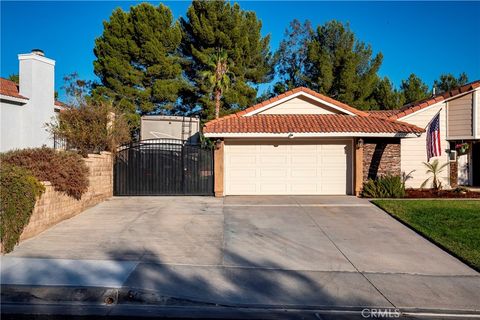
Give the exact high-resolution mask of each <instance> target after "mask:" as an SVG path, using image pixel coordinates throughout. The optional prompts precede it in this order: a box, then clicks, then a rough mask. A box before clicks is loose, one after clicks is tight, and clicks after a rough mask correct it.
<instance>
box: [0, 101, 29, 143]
mask: <svg viewBox="0 0 480 320" xmlns="http://www.w3.org/2000/svg"><path fill="white" fill-rule="evenodd" d="M24 108H25V106H22V105H19V104H15V103H11V102H8V101H3V100H1V101H0V152H3V151H7V150H12V149H15V148H21V147H22V146H23V138H22V132H23V109H24Z"/></svg>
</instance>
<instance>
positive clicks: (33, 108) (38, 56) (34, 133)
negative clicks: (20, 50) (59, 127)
mask: <svg viewBox="0 0 480 320" xmlns="http://www.w3.org/2000/svg"><path fill="white" fill-rule="evenodd" d="M18 60H19V64H20V67H19V91H20V94H21V95H22V96H24V97H27V98H28V99H29V100H28V103H27V104H26V106H25V108H24V110H23V112H24V113H25V114H24V117H23V119H24V123H23V131H24V137H25V139H26V140H27V141H24V143H25V145H27V146H38V147H40V146H42V145H44V144H45V145H47V146H52V141H51V138H50V134H49V133H48V132H47V131H46V130H45V124H46V123H49V122H51V120H52V117H53V116H54V114H55V113H54V103H55V61H54V60H52V59H49V58H46V57H45V54H44V53H43V51H42V50H39V49H34V50H32V52H31V53H26V54H19V55H18Z"/></svg>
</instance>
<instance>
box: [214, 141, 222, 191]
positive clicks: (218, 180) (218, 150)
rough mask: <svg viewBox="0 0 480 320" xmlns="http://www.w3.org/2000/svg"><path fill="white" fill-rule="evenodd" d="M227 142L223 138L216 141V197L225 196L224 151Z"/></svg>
mask: <svg viewBox="0 0 480 320" xmlns="http://www.w3.org/2000/svg"><path fill="white" fill-rule="evenodd" d="M224 147H225V143H224V141H223V140H217V141H216V142H215V151H214V154H213V161H214V168H213V174H214V187H213V190H214V192H215V197H223V169H224V168H223V152H224Z"/></svg>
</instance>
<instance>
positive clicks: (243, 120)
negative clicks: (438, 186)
mask: <svg viewBox="0 0 480 320" xmlns="http://www.w3.org/2000/svg"><path fill="white" fill-rule="evenodd" d="M221 119H222V120H221V121H210V122H208V123H207V124H206V125H205V127H204V130H203V131H204V133H219V134H221V133H334V132H342V133H349V132H355V133H422V132H424V131H425V130H424V129H422V128H419V127H417V126H414V125H411V124H408V123H404V122H400V121H390V120H387V119H383V118H378V117H368V116H367V117H366V116H350V115H342V114H281V115H278V114H276V115H273V114H258V115H254V116H248V117H224V118H221Z"/></svg>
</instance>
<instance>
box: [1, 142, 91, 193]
mask: <svg viewBox="0 0 480 320" xmlns="http://www.w3.org/2000/svg"><path fill="white" fill-rule="evenodd" d="M0 159H1V160H2V162H3V163H8V164H11V165H16V166H19V167H22V168H25V169H28V170H30V171H31V172H32V174H33V175H34V176H35V177H36V178H37V179H38V180H39V181H50V183H51V184H52V186H53V188H54V189H55V190H56V191H60V192H64V193H66V194H67V195H69V196H71V197H74V198H75V199H80V198H81V197H82V194H83V193H85V192H86V191H87V189H88V167H87V166H86V165H85V162H84V161H83V159H82V157H81V156H80V155H79V154H77V153H74V152H68V151H55V150H54V149H51V148H46V147H42V148H33V149H22V150H14V151H9V152H6V153H4V154H2V155H1V156H0Z"/></svg>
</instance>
